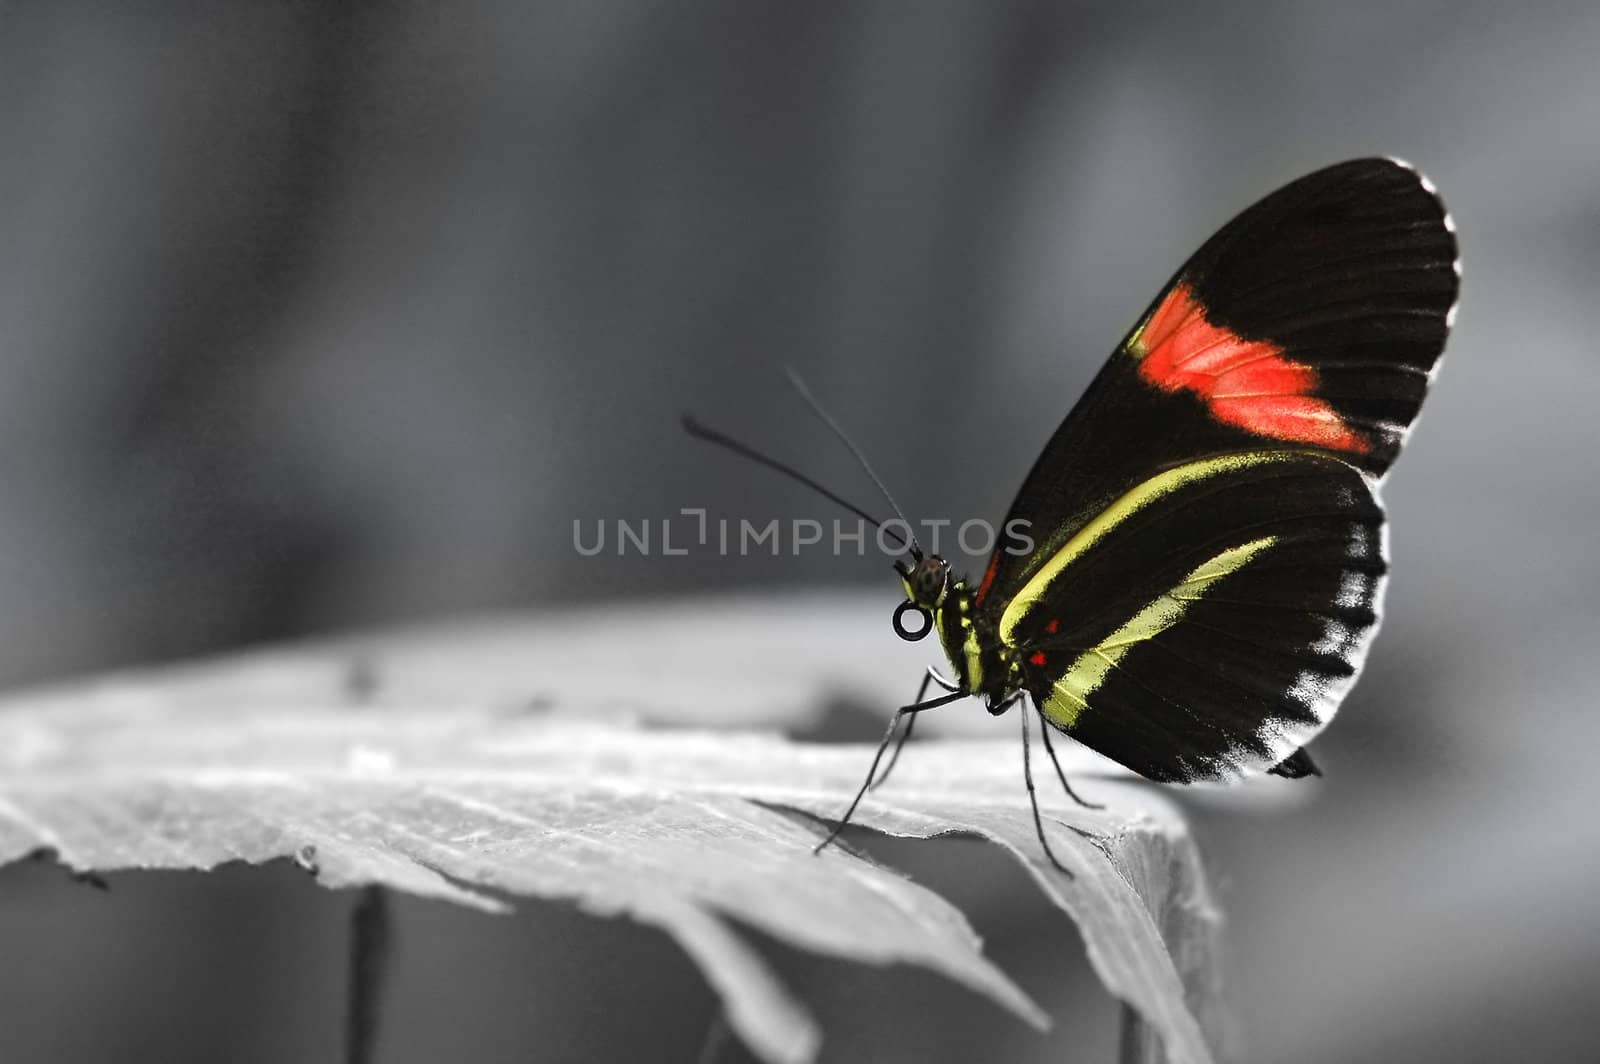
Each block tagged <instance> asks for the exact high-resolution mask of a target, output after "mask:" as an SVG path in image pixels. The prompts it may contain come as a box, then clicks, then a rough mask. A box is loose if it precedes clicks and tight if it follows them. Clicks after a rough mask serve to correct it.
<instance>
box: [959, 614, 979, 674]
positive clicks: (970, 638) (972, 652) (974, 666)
mask: <svg viewBox="0 0 1600 1064" xmlns="http://www.w3.org/2000/svg"><path fill="white" fill-rule="evenodd" d="M961 626H962V627H963V628H965V629H966V630H967V637H966V639H965V640H963V641H962V643H961V649H962V652H963V653H965V654H966V656H967V686H968V687H969V688H971V689H972V690H974V691H976V690H979V689H980V688H982V687H983V657H982V656H983V648H982V647H980V646H979V645H978V629H977V628H976V627H975V626H974V625H973V623H972V622H971V621H969V620H967V619H966V618H965V617H963V618H962V619H961Z"/></svg>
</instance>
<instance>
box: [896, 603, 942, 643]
mask: <svg viewBox="0 0 1600 1064" xmlns="http://www.w3.org/2000/svg"><path fill="white" fill-rule="evenodd" d="M908 613H915V614H917V615H918V616H919V617H921V618H922V627H920V628H907V627H906V621H905V617H906V614H908ZM931 631H933V615H932V614H930V613H929V612H928V611H927V610H925V609H923V608H922V607H921V606H918V605H917V604H916V603H915V602H902V603H900V605H899V606H898V607H897V608H896V609H895V611H894V634H895V635H897V636H899V637H900V638H901V639H904V640H905V641H906V642H907V643H915V642H916V641H917V640H919V639H922V638H925V637H926V636H927V634H928V633H929V632H931Z"/></svg>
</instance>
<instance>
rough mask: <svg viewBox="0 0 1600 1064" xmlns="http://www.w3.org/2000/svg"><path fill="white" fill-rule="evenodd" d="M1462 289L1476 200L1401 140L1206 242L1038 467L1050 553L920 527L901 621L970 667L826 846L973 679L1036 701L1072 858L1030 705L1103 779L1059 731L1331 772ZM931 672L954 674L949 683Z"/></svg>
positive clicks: (1125, 750)
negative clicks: (965, 552)
mask: <svg viewBox="0 0 1600 1064" xmlns="http://www.w3.org/2000/svg"><path fill="white" fill-rule="evenodd" d="M1459 285H1460V267H1459V261H1458V258H1457V251H1456V241H1455V230H1454V226H1453V224H1452V222H1451V220H1450V216H1449V215H1448V214H1447V213H1446V211H1445V209H1444V206H1443V204H1442V203H1441V202H1440V200H1439V197H1438V195H1437V193H1436V191H1435V190H1434V188H1433V186H1432V185H1431V184H1430V183H1429V182H1428V181H1427V179H1426V178H1424V177H1422V176H1421V175H1420V174H1418V173H1417V172H1416V171H1415V170H1413V169H1412V168H1411V167H1410V166H1408V165H1406V164H1405V163H1402V162H1398V161H1396V160H1393V159H1383V158H1369V159H1357V160H1353V161H1350V162H1345V163H1340V164H1338V165H1335V166H1330V167H1327V168H1326V169H1323V170H1318V171H1316V172H1315V173H1312V174H1309V175H1307V176H1305V177H1302V178H1300V179H1299V180H1297V181H1294V182H1292V183H1290V184H1288V185H1285V186H1284V187H1283V188H1280V189H1278V190H1277V191H1276V192H1273V193H1271V194H1270V195H1268V196H1267V197H1266V198H1264V199H1262V200H1260V201H1259V202H1257V203H1256V204H1254V205H1253V206H1251V207H1249V208H1247V209H1246V210H1245V211H1244V212H1243V213H1241V214H1240V215H1238V216H1237V217H1236V218H1234V219H1233V220H1232V221H1231V222H1229V223H1228V224H1227V225H1225V226H1223V227H1222V229H1221V230H1219V231H1218V232H1217V233H1216V234H1215V235H1214V236H1212V237H1211V238H1210V239H1209V240H1207V241H1206V242H1205V243H1204V244H1203V245H1202V246H1201V248H1200V250H1199V251H1197V252H1195V254H1194V255H1193V256H1192V257H1190V259H1189V260H1188V261H1187V262H1185V263H1184V264H1183V266H1182V267H1181V268H1180V269H1179V270H1178V272H1177V273H1176V274H1175V275H1174V276H1173V278H1172V280H1171V281H1170V282H1168V284H1167V285H1166V287H1165V288H1163V289H1162V290H1161V292H1160V294H1158V295H1157V296H1156V298H1155V299H1154V301H1152V302H1151V304H1150V306H1149V308H1148V309H1147V310H1146V311H1145V313H1144V314H1143V315H1142V316H1141V317H1140V318H1139V320H1138V322H1137V323H1136V324H1135V325H1134V327H1133V328H1132V329H1131V330H1130V331H1129V333H1128V334H1127V336H1126V337H1125V338H1124V339H1123V340H1122V342H1121V343H1120V344H1118V345H1117V347H1116V349H1115V350H1114V351H1113V352H1112V354H1111V357H1110V359H1109V360H1108V361H1107V362H1106V364H1105V366H1104V367H1103V368H1102V369H1101V370H1100V372H1099V374H1098V375H1097V376H1096V377H1095V378H1094V380H1093V381H1092V382H1091V383H1090V385H1089V387H1088V389H1087V390H1086V391H1085V392H1084V394H1083V396H1082V397H1081V398H1080V399H1079V400H1078V402H1077V404H1076V405H1075V406H1074V407H1073V408H1072V409H1071V411H1070V412H1069V413H1068V414H1067V416H1066V419H1065V420H1064V421H1063V422H1062V423H1061V425H1060V427H1059V428H1058V429H1057V430H1056V432H1055V434H1054V435H1053V436H1052V437H1051V438H1050V440H1049V442H1048V443H1047V444H1046V445H1045V448H1044V451H1043V452H1042V453H1041V454H1040V456H1039V458H1038V460H1037V461H1036V462H1035V463H1034V466H1033V469H1032V470H1031V471H1030V472H1029V473H1028V475H1027V477H1026V478H1025V479H1024V480H1023V482H1022V487H1021V489H1020V490H1019V491H1018V493H1017V496H1016V500H1015V501H1014V502H1013V503H1012V505H1011V509H1010V511H1009V513H1008V514H1007V516H1006V522H1005V527H1006V528H1012V527H1017V526H1016V525H1015V524H1014V523H1020V527H1025V528H1026V529H1027V530H1028V532H1029V538H1030V539H1031V540H1032V549H1030V550H1027V551H1017V550H1015V549H1014V547H1013V546H1012V545H1011V544H1009V543H1008V542H1007V541H1005V540H1002V541H1001V542H999V543H998V544H997V545H996V547H995V550H994V553H993V554H992V556H991V557H990V558H989V561H988V564H987V566H986V568H985V569H984V571H983V574H982V576H981V577H980V578H979V579H978V580H976V581H969V580H967V579H964V578H962V577H958V576H956V575H955V574H954V572H953V571H952V568H951V566H950V563H949V562H948V561H946V560H945V559H944V558H941V557H939V556H938V555H933V554H928V553H926V552H924V551H923V550H922V549H921V547H920V544H918V542H917V541H916V538H915V536H914V535H913V536H910V537H908V538H906V539H905V541H904V546H905V549H906V557H905V558H903V559H901V560H898V561H896V563H895V568H896V571H897V572H898V573H899V576H900V579H901V585H902V591H903V592H904V601H903V602H902V603H901V604H900V606H899V607H898V608H897V609H896V611H895V613H894V617H893V625H894V629H895V631H896V632H897V634H899V635H900V636H901V638H903V639H907V640H918V639H922V638H925V637H927V636H929V635H930V634H931V635H934V636H936V638H937V641H938V643H939V645H940V647H941V648H942V649H943V651H944V656H945V658H946V659H947V664H948V667H949V674H948V675H943V674H941V673H940V672H938V671H937V670H934V669H930V670H929V671H928V673H927V675H926V676H925V677H924V678H923V680H922V685H921V687H920V688H919V690H918V693H917V697H916V698H915V699H914V700H913V701H912V702H911V703H909V704H907V705H906V706H904V707H901V708H900V709H899V710H898V711H897V712H896V713H895V715H894V717H893V719H892V720H891V722H890V724H889V728H888V730H887V731H886V732H885V734H884V737H883V741H882V742H881V743H880V744H879V747H878V751H877V754H876V756H875V757H874V759H873V763H872V767H871V769H870V770H869V772H868V774H867V778H866V781H865V782H864V783H863V784H862V787H861V790H860V791H858V793H857V794H856V796H855V799H854V801H853V802H852V803H851V805H850V807H849V808H848V809H847V810H846V812H845V815H844V816H843V817H842V818H841V819H840V821H839V822H838V824H837V826H836V827H835V828H834V831H833V833H832V834H830V835H829V836H828V838H827V839H825V840H824V842H823V843H822V845H823V846H825V845H827V843H828V842H830V841H832V840H833V839H834V838H835V837H836V836H837V835H838V833H839V831H840V830H842V828H843V826H844V825H845V824H846V823H848V822H849V820H850V818H851V817H852V816H853V814H854V813H855V810H856V807H857V806H858V805H859V803H860V801H861V800H862V797H863V796H864V795H865V793H866V792H867V790H868V789H869V788H870V787H872V786H874V785H877V784H881V783H882V782H883V780H884V779H886V778H887V776H888V774H889V772H890V771H892V770H893V767H894V763H895V760H896V759H897V758H898V756H899V753H900V750H901V748H902V747H903V746H904V744H905V741H906V740H907V739H908V738H909V737H910V735H911V732H912V729H913V726H914V724H915V722H916V715H917V714H919V713H922V712H925V711H926V710H929V709H933V708H936V707H938V706H942V705H946V704H948V703H950V702H954V701H957V700H959V699H962V698H968V697H976V698H979V699H981V700H982V701H983V703H984V705H985V707H986V708H987V709H988V711H989V712H990V713H992V714H995V715H1000V714H1003V713H1005V712H1007V711H1008V710H1010V709H1011V708H1012V707H1014V706H1018V705H1019V704H1025V705H1026V708H1025V710H1024V711H1023V712H1022V713H1020V714H1019V716H1020V718H1021V721H1022V734H1023V743H1024V758H1023V762H1024V766H1025V778H1026V782H1027V787H1028V793H1029V796H1030V798H1032V799H1033V815H1034V823H1035V828H1036V829H1037V831H1038V836H1039V841H1040V843H1041V844H1042V846H1043V848H1044V850H1045V852H1046V854H1047V855H1049V857H1050V859H1051V861H1052V862H1053V863H1054V864H1055V865H1056V866H1057V867H1058V868H1060V869H1061V870H1062V871H1063V872H1067V874H1068V875H1070V874H1071V873H1070V872H1068V871H1067V869H1065V868H1064V867H1063V866H1062V865H1061V863H1060V862H1059V861H1058V860H1056V858H1055V855H1054V854H1053V853H1052V852H1051V851H1050V846H1049V842H1048V840H1047V838H1046V836H1045V833H1044V830H1043V826H1042V824H1041V822H1040V818H1039V810H1038V802H1037V798H1036V797H1035V792H1034V784H1033V778H1032V769H1031V764H1030V758H1029V756H1028V753H1027V742H1028V734H1029V725H1028V716H1029V714H1030V713H1031V714H1033V715H1035V716H1037V717H1038V719H1039V722H1040V725H1041V728H1040V732H1041V735H1042V736H1043V738H1044V742H1045V746H1046V749H1047V751H1048V752H1049V753H1050V756H1051V760H1052V761H1053V762H1055V767H1056V774H1057V776H1058V777H1059V779H1060V782H1061V784H1062V786H1063V787H1064V788H1065V789H1066V790H1067V793H1068V794H1069V795H1071V796H1072V797H1073V798H1075V799H1077V800H1078V801H1080V802H1082V801H1083V800H1082V799H1081V798H1079V797H1078V795H1077V794H1076V793H1074V792H1073V790H1072V788H1071V786H1070V785H1069V784H1068V782H1067V779H1066V776H1065V774H1064V773H1063V772H1062V771H1061V766H1060V763H1059V762H1058V761H1056V759H1055V750H1054V747H1053V745H1052V742H1051V734H1052V732H1060V733H1061V734H1064V735H1066V736H1068V737H1070V738H1072V739H1074V740H1076V741H1077V742H1079V743H1082V744H1083V745H1085V746H1087V747H1089V748H1090V749H1093V750H1095V751H1098V752H1099V753H1100V754H1103V755H1104V756H1106V757H1108V758H1110V759H1111V760H1113V761H1116V762H1118V763H1120V764H1122V765H1124V766H1126V767H1127V768H1129V769H1131V770H1132V771H1134V772H1136V773H1138V774H1139V775H1141V776H1144V777H1146V778H1148V779H1151V780H1157V781H1162V782H1172V783H1189V782H1194V781H1198V780H1217V781H1233V780H1239V779H1243V778H1246V777H1249V776H1253V775H1258V774H1261V773H1273V774H1276V775H1279V776H1285V777H1289V778H1299V777H1303V776H1308V775H1320V772H1319V770H1318V768H1317V766H1316V763H1315V762H1314V761H1313V760H1312V759H1311V757H1310V755H1309V754H1308V753H1307V752H1306V750H1305V744H1306V743H1307V742H1309V741H1310V740H1311V739H1312V738H1313V737H1315V736H1316V735H1317V734H1318V733H1319V732H1321V731H1322V729H1323V728H1324V727H1326V726H1327V724H1328V722H1329V721H1330V720H1331V719H1332V718H1333V715H1334V713H1335V712H1336V711H1337V709H1338V708H1339V705H1340V703H1341V701H1342V700H1343V699H1344V697H1345V695H1346V694H1347V693H1348V692H1349V690H1350V688H1351V686H1352V685H1353V684H1354V683H1355V680H1356V677H1357V676H1358V674H1359V673H1360V671H1361V666H1362V662H1363V660H1364V659H1365V657H1366V654H1367V650H1368V648H1369V647H1370V646H1371V643H1372V639H1373V636H1374V635H1375V634H1376V632H1377V629H1378V623H1379V620H1380V617H1381V612H1382V601H1383V591H1384V582H1385V578H1386V575H1387V572H1388V560H1387V551H1386V525H1385V520H1384V510H1383V505H1382V502H1381V501H1380V498H1379V485H1380V484H1381V482H1382V480H1383V477H1384V476H1385V474H1386V473H1387V472H1388V470H1389V468H1390V466H1391V464H1392V463H1393V462H1394V460H1395V458H1396V457H1397V456H1398V455H1399V453H1400V450H1401V448H1402V447H1403V446H1404V444H1405V440H1406V437H1407V435H1408V433H1409V432H1410V429H1411V426H1412V425H1413V423H1414V422H1415V420H1416V417H1417V413H1418V411H1419V410H1420V408H1421V406H1422V401H1423V398H1424V397H1425V396H1426V394H1427V392H1428V388H1429V386H1430V384H1431V383H1432V381H1433V377H1434V374H1435V372H1436V371H1437V369H1438V365H1439V360H1440V356H1441V355H1442V353H1443V350H1444V345H1445V339H1446V336H1447V335H1448V333H1449V330H1450V327H1451V325H1452V324H1453V321H1454V317H1455V307H1456V298H1457V293H1458V290H1459ZM801 387H802V394H803V395H804V396H805V397H806V398H807V399H808V400H810V396H809V393H806V392H805V391H804V389H803V386H801ZM810 401H811V402H812V405H813V409H814V410H815V411H816V412H817V413H818V414H819V416H821V417H823V419H824V420H825V421H827V422H828V423H829V425H830V426H831V427H833V428H834V429H835V431H836V432H838V433H839V435H840V437H841V439H844V440H845V443H846V444H847V446H850V447H851V449H852V451H854V450H855V448H854V445H853V444H850V442H849V440H848V438H847V437H845V436H844V434H843V432H842V430H839V429H838V426H837V425H836V424H835V423H833V421H832V419H831V418H829V417H828V416H827V414H826V413H825V412H823V411H822V410H821V408H820V406H818V405H816V403H815V401H814V400H810ZM686 424H687V425H689V427H690V428H691V431H693V432H696V434H697V435H701V436H703V437H704V438H708V439H712V440H713V442H719V443H722V444H724V445H727V446H732V447H733V448H734V449H736V450H740V451H741V452H742V453H745V454H746V455H747V456H749V457H753V458H755V459H756V460H758V461H761V462H764V463H765V464H768V465H771V466H773V467H774V468H778V469H780V471H782V472H785V473H787V474H788V475H790V476H794V477H796V478H797V479H800V480H802V481H803V482H805V483H807V484H810V485H811V486H812V487H815V488H817V489H818V490H821V491H824V493H825V494H827V495H828V496H829V497H830V498H833V499H834V500H835V501H836V502H839V503H841V504H843V505H845V506H847V507H849V508H850V509H851V510H853V511H854V512H856V513H858V514H860V515H862V516H864V517H867V519H868V520H872V518H871V517H870V516H868V515H866V514H865V513H864V512H863V511H861V510H860V509H859V508H856V507H854V506H851V505H850V504H849V503H847V502H845V501H844V500H843V499H840V498H839V497H838V496H836V495H834V494H833V493H832V492H827V491H826V490H825V489H822V488H821V486H820V485H817V484H816V483H815V482H813V481H810V480H809V478H805V477H804V476H802V475H800V474H798V473H796V472H795V471H794V470H792V469H790V468H788V467H786V466H783V465H782V464H781V463H778V462H776V461H774V460H772V459H770V458H767V457H766V456H764V455H761V454H759V453H757V452H754V451H751V450H750V449H749V448H746V447H744V446H743V445H741V444H737V443H736V442H734V441H731V440H729V439H728V438H726V437H722V436H721V434H718V433H714V432H712V431H711V430H708V429H705V428H704V427H703V426H700V425H699V424H698V423H695V422H692V421H686ZM856 454H857V457H858V458H861V455H860V453H859V452H856ZM862 464H863V467H864V468H866V470H867V472H868V474H869V475H872V473H871V468H870V467H869V466H866V463H865V460H864V459H862ZM873 480H874V481H877V477H876V476H875V475H873ZM878 486H879V488H880V489H883V485H882V483H881V482H878ZM884 496H885V498H887V499H889V502H890V504H891V506H892V505H893V499H892V498H889V496H888V492H887V490H884ZM895 510H896V512H897V513H899V512H900V511H899V508H898V507H895ZM902 520H903V515H902ZM879 524H880V527H883V523H882V522H879ZM906 527H907V528H908V529H909V523H907V525H906ZM930 684H933V685H937V686H939V687H940V688H941V689H942V690H941V691H940V692H939V693H937V694H936V695H934V696H933V697H931V698H929V697H926V695H927V692H928V688H929V686H930ZM902 721H904V722H905V725H904V727H903V728H901V726H900V724H901V722H902ZM897 733H898V735H899V743H898V744H897V745H895V747H894V752H893V754H892V755H891V756H890V760H889V764H888V767H887V768H886V769H885V771H884V773H883V775H882V776H879V774H878V768H879V765H880V764H881V762H882V759H883V757H884V755H885V753H886V752H887V751H888V749H889V747H890V744H891V743H892V742H893V740H894V738H895V736H896V734H897ZM1083 804H1085V805H1087V804H1089V803H1087V802H1084V803H1083ZM818 848H819V849H820V848H821V847H820V846H819V847H818Z"/></svg>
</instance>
